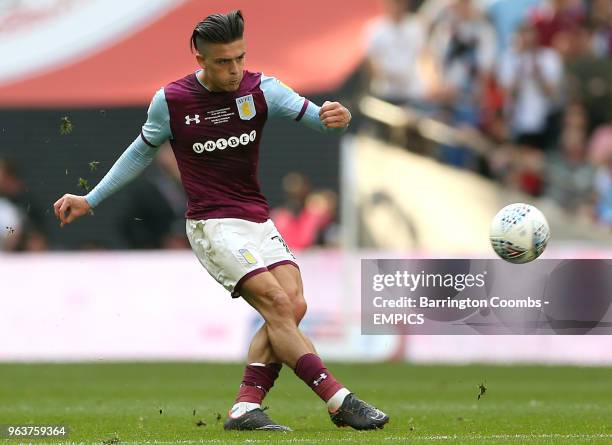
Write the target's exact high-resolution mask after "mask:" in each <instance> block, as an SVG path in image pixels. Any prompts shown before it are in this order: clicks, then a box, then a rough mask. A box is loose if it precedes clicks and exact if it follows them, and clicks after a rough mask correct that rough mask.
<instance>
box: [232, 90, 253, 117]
mask: <svg viewBox="0 0 612 445" xmlns="http://www.w3.org/2000/svg"><path fill="white" fill-rule="evenodd" d="M236 106H237V107H238V115H239V116H240V119H242V120H243V121H248V120H251V119H253V118H254V117H255V115H256V114H257V111H256V110H255V101H254V100H253V95H252V94H249V95H248V96H242V97H239V98H238V99H236Z"/></svg>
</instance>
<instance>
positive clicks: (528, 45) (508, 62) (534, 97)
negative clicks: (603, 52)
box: [499, 23, 563, 196]
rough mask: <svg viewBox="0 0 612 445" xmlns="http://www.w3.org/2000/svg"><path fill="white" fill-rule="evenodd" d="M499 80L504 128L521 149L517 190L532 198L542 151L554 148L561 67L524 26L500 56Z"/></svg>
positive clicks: (551, 51)
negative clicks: (509, 132) (520, 167)
mask: <svg viewBox="0 0 612 445" xmlns="http://www.w3.org/2000/svg"><path fill="white" fill-rule="evenodd" d="M499 80H500V83H501V84H502V86H503V87H504V89H505V91H506V113H507V117H508V126H509V128H510V131H511V134H512V138H513V140H514V142H515V143H516V144H517V145H518V146H519V149H520V150H521V157H522V158H523V159H522V160H523V161H524V162H522V169H521V171H520V172H518V177H519V178H520V179H518V182H519V186H520V188H521V189H522V190H523V191H525V192H527V193H529V194H531V195H534V196H537V195H539V194H540V193H541V191H542V178H541V168H542V166H543V156H542V153H541V152H542V150H544V149H545V148H549V147H550V146H551V145H554V142H553V143H551V140H552V139H553V137H554V128H555V127H554V124H553V122H554V120H553V118H554V117H555V116H556V113H557V112H558V109H559V102H560V96H561V94H560V93H561V87H562V80H563V64H562V61H561V58H560V57H559V55H558V54H557V52H556V51H555V50H554V49H552V48H545V47H543V46H541V45H539V43H538V40H537V35H536V32H535V29H534V27H533V26H532V25H531V24H529V23H524V24H523V25H522V26H521V27H520V28H519V31H518V33H517V36H516V42H515V45H514V46H513V48H512V49H510V50H509V51H508V52H507V53H506V54H505V55H504V56H503V59H502V62H501V66H500V69H499Z"/></svg>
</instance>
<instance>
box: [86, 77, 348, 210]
mask: <svg viewBox="0 0 612 445" xmlns="http://www.w3.org/2000/svg"><path fill="white" fill-rule="evenodd" d="M269 117H281V118H286V119H293V120H295V121H300V122H302V123H304V124H305V125H307V126H309V127H311V128H313V129H315V130H318V131H338V130H330V129H328V128H327V127H325V126H324V124H323V123H322V122H321V120H320V118H319V107H318V106H317V105H315V104H313V103H312V102H310V101H308V99H305V98H304V97H302V96H300V95H299V94H297V93H295V92H294V91H293V90H292V89H291V88H289V87H287V86H286V85H284V84H283V83H282V82H280V81H279V80H277V79H275V78H274V77H269V76H265V75H263V74H261V73H253V72H249V71H245V72H244V76H243V79H242V82H241V83H240V87H239V88H238V90H237V91H234V92H212V91H209V90H208V89H207V88H206V87H205V86H204V85H203V84H202V83H201V82H200V80H199V79H198V76H197V72H196V73H192V74H189V75H187V76H185V77H183V78H182V79H179V80H177V81H174V82H172V83H170V84H168V85H167V86H166V87H164V88H161V89H160V90H159V91H157V93H156V94H155V96H154V97H153V100H152V102H151V105H150V106H149V110H148V118H147V121H146V123H145V124H144V125H143V127H142V131H141V134H140V136H139V137H138V138H137V139H136V140H135V141H134V142H133V143H132V144H131V145H130V147H128V149H127V150H126V151H125V152H124V153H123V155H122V156H121V157H120V158H119V159H118V160H117V162H116V163H115V165H114V166H113V167H112V168H111V170H110V171H109V172H108V174H107V175H106V176H105V177H104V178H103V179H102V181H101V182H100V183H99V184H98V185H97V186H96V187H95V188H94V189H93V190H92V191H91V192H90V193H89V194H88V195H87V196H86V199H87V201H88V202H89V204H90V205H91V206H92V207H95V206H96V205H98V204H99V203H100V202H101V201H102V200H103V199H105V198H106V197H108V196H109V195H110V194H112V193H114V192H115V191H116V190H118V189H119V188H121V187H122V186H123V185H125V184H126V183H127V182H128V181H130V180H131V179H133V178H134V177H135V176H136V175H138V174H139V173H140V172H141V171H142V170H143V169H144V168H145V167H146V166H147V165H148V164H149V163H150V162H151V160H152V159H153V157H154V156H155V154H156V153H157V150H158V149H159V147H160V146H161V145H162V144H163V143H165V142H166V141H170V144H171V146H172V149H173V151H174V154H175V157H176V160H177V163H178V167H179V170H180V172H181V180H182V182H183V186H184V188H185V191H186V194H187V198H188V209H187V214H186V218H188V219H208V218H240V219H246V220H249V221H254V222H264V221H266V220H267V219H268V216H269V209H268V204H267V201H266V199H265V198H264V196H263V195H262V193H261V190H260V186H259V181H258V179H257V166H258V160H259V146H260V142H261V138H262V134H263V127H264V125H265V123H266V120H267V119H268V118H269ZM340 131H341V130H340Z"/></svg>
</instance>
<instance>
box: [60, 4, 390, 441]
mask: <svg viewBox="0 0 612 445" xmlns="http://www.w3.org/2000/svg"><path fill="white" fill-rule="evenodd" d="M243 29H244V20H243V17H242V14H241V12H240V11H232V12H230V13H228V14H213V15H210V16H208V17H206V18H205V19H204V20H203V21H201V22H200V23H198V24H197V26H196V27H195V29H194V30H193V34H192V37H191V46H192V50H194V51H195V54H196V60H197V63H198V64H199V65H200V67H201V69H199V70H197V71H196V72H195V73H191V74H189V75H187V76H185V77H183V78H182V79H179V80H177V81H174V82H171V83H169V84H168V85H167V86H165V87H164V88H162V89H160V90H159V91H157V93H156V94H155V96H154V97H153V100H152V102H151V105H150V107H149V110H148V118H147V121H146V123H145V124H144V126H143V127H142V132H141V134H140V135H139V136H138V137H137V138H136V140H135V141H134V142H133V143H132V144H131V145H130V146H129V147H128V148H127V150H126V151H125V152H124V153H123V154H122V155H121V156H120V157H119V159H118V160H117V162H116V163H115V164H114V165H113V167H112V168H111V169H110V171H109V172H108V173H107V174H106V176H104V178H103V179H102V180H101V181H100V183H99V184H98V185H97V186H96V187H95V188H94V189H93V190H92V191H91V192H89V193H88V194H87V195H86V196H76V195H70V194H66V195H64V196H62V197H61V198H60V199H58V200H57V202H55V204H54V210H55V214H56V216H57V217H58V218H59V220H60V226H61V227H64V226H65V225H66V224H70V223H71V222H73V221H74V220H75V219H77V218H79V217H81V216H84V215H87V214H88V213H89V212H90V209H92V208H94V207H96V206H98V205H99V204H100V203H101V202H102V201H103V200H104V199H106V198H108V197H109V196H110V195H111V194H112V193H114V192H115V191H117V190H119V189H120V188H121V187H123V186H124V185H125V184H127V183H128V182H129V181H130V180H132V179H133V178H135V177H136V176H137V175H138V174H139V173H140V172H142V170H143V169H144V168H145V167H146V166H147V165H148V164H149V163H150V162H151V160H152V159H153V157H154V156H155V154H156V152H157V151H158V149H159V146H160V145H162V144H163V143H165V142H166V141H170V144H171V146H172V149H173V151H174V155H175V157H176V160H177V163H178V166H179V170H180V172H181V180H182V183H183V186H184V188H185V191H186V193H187V197H188V209H187V213H186V219H187V222H186V231H187V236H188V238H189V241H190V243H191V247H192V249H193V251H194V253H195V254H196V256H197V258H198V259H199V260H200V262H201V263H202V265H203V266H204V267H205V268H206V270H207V271H208V273H209V274H210V275H211V276H212V277H213V278H214V279H215V280H216V281H217V282H219V283H220V284H221V285H223V286H224V287H225V288H226V289H227V290H228V291H229V292H230V293H231V295H232V297H234V298H237V297H242V298H244V299H245V300H246V301H247V303H249V304H250V305H251V306H253V308H255V309H256V310H257V311H258V312H259V313H260V314H261V315H262V317H263V319H264V320H265V323H264V325H263V326H262V327H261V329H259V331H257V333H256V334H255V336H254V337H253V340H252V342H251V345H250V347H249V351H248V356H247V363H248V365H247V366H246V369H245V371H244V376H243V379H242V383H241V385H240V388H239V391H238V395H237V396H236V400H235V403H234V405H233V407H232V408H231V409H230V411H229V413H228V418H227V420H226V421H225V424H224V428H225V429H227V430H281V431H291V429H290V428H288V427H286V426H283V425H279V424H277V423H276V422H274V421H272V420H271V419H270V418H269V417H268V416H267V414H266V413H265V412H264V411H263V410H262V409H261V403H262V400H263V398H264V397H265V396H266V394H267V393H268V391H270V389H271V388H272V386H273V385H274V381H275V380H276V378H277V377H278V375H279V371H280V369H281V366H282V364H283V363H284V364H286V365H287V366H289V367H290V368H291V369H293V370H294V372H295V374H297V376H298V377H299V378H300V379H302V380H303V381H304V382H305V383H306V384H307V385H308V386H309V387H310V388H312V390H313V391H314V392H315V393H316V394H317V395H318V396H319V397H320V398H321V399H323V401H324V402H325V403H326V404H327V408H328V411H329V414H330V417H331V420H332V421H333V422H334V423H335V424H336V425H337V426H351V427H353V428H355V429H375V428H382V427H383V426H384V424H385V423H387V422H388V420H389V417H388V416H387V415H386V414H385V413H383V412H382V411H380V410H378V409H376V408H374V407H373V406H371V405H368V404H367V403H365V402H363V401H362V400H360V399H358V398H357V397H356V396H355V395H354V394H353V393H351V392H350V391H349V390H348V389H347V388H346V387H344V386H343V385H342V384H341V383H340V382H339V381H338V380H336V379H335V378H334V376H333V375H332V374H331V373H330V372H329V370H328V369H327V368H326V367H325V365H324V364H323V362H322V361H321V359H320V358H319V356H318V355H317V354H316V351H315V348H314V346H313V345H312V343H311V341H310V340H309V339H308V337H306V336H305V335H304V333H303V332H302V331H300V330H299V329H298V324H299V323H300V321H301V320H302V318H303V317H304V314H305V312H306V302H305V300H304V296H303V291H302V280H301V276H300V271H299V268H298V265H297V264H296V259H295V257H294V256H293V254H292V252H291V251H290V250H289V248H288V247H287V245H286V244H285V242H284V240H283V238H282V236H281V235H280V233H279V232H278V231H277V230H276V228H275V227H274V224H273V223H272V221H271V220H270V219H269V217H268V203H267V201H266V199H265V198H264V196H263V195H262V194H261V191H260V188H259V182H258V180H257V164H258V159H259V144H260V141H261V137H262V130H263V127H264V124H265V123H266V120H267V118H268V117H282V118H286V119H293V120H295V121H299V122H302V123H304V124H305V125H307V126H309V127H311V128H313V129H315V130H318V131H323V132H331V131H343V130H344V129H345V128H346V127H347V126H348V124H349V121H350V120H351V114H350V113H349V111H348V110H347V109H346V108H345V107H343V106H342V105H341V104H339V103H338V102H325V103H324V104H323V106H322V107H320V108H319V107H318V106H317V105H315V104H313V103H312V102H310V101H308V100H307V99H305V98H303V97H301V96H300V95H298V94H297V93H295V92H294V91H293V90H291V89H290V88H289V87H287V86H286V85H284V84H283V83H281V82H279V81H278V80H277V79H275V78H274V77H268V76H265V75H263V74H262V73H254V72H250V71H246V70H243V65H244V59H245V55H246V46H245V41H244V39H243Z"/></svg>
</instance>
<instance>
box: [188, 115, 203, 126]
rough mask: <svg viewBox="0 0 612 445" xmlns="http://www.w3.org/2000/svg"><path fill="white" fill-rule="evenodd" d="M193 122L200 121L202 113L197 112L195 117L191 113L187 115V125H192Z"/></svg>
mask: <svg viewBox="0 0 612 445" xmlns="http://www.w3.org/2000/svg"><path fill="white" fill-rule="evenodd" d="M192 122H195V123H196V124H199V123H200V115H199V114H196V115H195V117H191V116H189V115H187V116H185V124H186V125H191V123H192Z"/></svg>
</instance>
